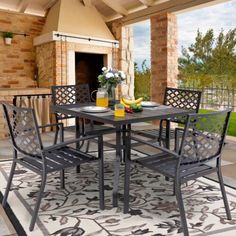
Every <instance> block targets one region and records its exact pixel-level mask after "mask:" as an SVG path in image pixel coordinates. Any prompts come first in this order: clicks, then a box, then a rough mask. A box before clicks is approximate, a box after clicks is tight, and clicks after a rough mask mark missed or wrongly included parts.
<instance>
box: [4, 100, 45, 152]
mask: <svg viewBox="0 0 236 236" xmlns="http://www.w3.org/2000/svg"><path fill="white" fill-rule="evenodd" d="M3 107H4V113H5V117H6V119H7V123H8V127H9V131H10V136H11V138H12V141H13V144H14V146H15V147H16V148H17V149H18V150H19V151H21V152H23V153H25V154H28V155H39V154H40V150H41V144H40V143H41V139H40V137H39V133H38V128H37V124H36V119H35V114H34V111H33V109H30V108H17V107H14V106H10V105H6V104H3Z"/></svg>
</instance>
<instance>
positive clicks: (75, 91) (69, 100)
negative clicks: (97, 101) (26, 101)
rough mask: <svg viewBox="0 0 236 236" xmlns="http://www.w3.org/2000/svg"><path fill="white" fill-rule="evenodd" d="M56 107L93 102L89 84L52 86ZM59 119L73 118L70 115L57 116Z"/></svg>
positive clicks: (53, 100)
mask: <svg viewBox="0 0 236 236" xmlns="http://www.w3.org/2000/svg"><path fill="white" fill-rule="evenodd" d="M52 102H53V104H54V105H70V104H76V103H86V102H91V98H90V91H89V85H88V84H80V85H62V86H52ZM57 118H58V119H68V118H71V116H69V115H64V114H59V113H58V114H57Z"/></svg>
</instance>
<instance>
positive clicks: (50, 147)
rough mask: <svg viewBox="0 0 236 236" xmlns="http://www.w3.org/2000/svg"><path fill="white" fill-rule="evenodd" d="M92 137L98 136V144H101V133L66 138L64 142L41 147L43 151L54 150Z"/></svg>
mask: <svg viewBox="0 0 236 236" xmlns="http://www.w3.org/2000/svg"><path fill="white" fill-rule="evenodd" d="M94 138H98V145H101V144H103V140H102V135H87V136H84V137H81V138H76V139H72V140H68V141H65V142H61V143H59V144H54V145H52V146H49V147H45V148H44V149H43V152H49V151H53V150H56V149H58V148H61V147H65V146H67V145H69V144H72V143H78V142H81V141H85V140H88V139H94Z"/></svg>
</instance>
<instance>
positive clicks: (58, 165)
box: [17, 146, 96, 174]
mask: <svg viewBox="0 0 236 236" xmlns="http://www.w3.org/2000/svg"><path fill="white" fill-rule="evenodd" d="M45 159H46V172H47V173H50V172H54V171H58V170H61V169H65V168H69V167H74V166H77V165H80V164H82V163H85V162H89V161H93V160H95V159H96V157H94V156H92V155H89V154H87V153H83V152H81V151H79V150H77V149H75V148H72V147H69V146H65V147H63V148H59V149H56V150H53V151H51V152H47V153H45ZM17 162H18V163H19V164H21V165H23V166H25V167H27V168H29V169H31V170H32V171H34V172H36V173H38V174H41V173H42V172H43V164H42V159H41V158H40V157H38V158H37V157H34V158H32V157H27V156H25V157H23V158H21V159H19V160H17Z"/></svg>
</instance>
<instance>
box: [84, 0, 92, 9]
mask: <svg viewBox="0 0 236 236" xmlns="http://www.w3.org/2000/svg"><path fill="white" fill-rule="evenodd" d="M83 3H84V5H85V6H86V7H91V6H92V2H91V0H83Z"/></svg>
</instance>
